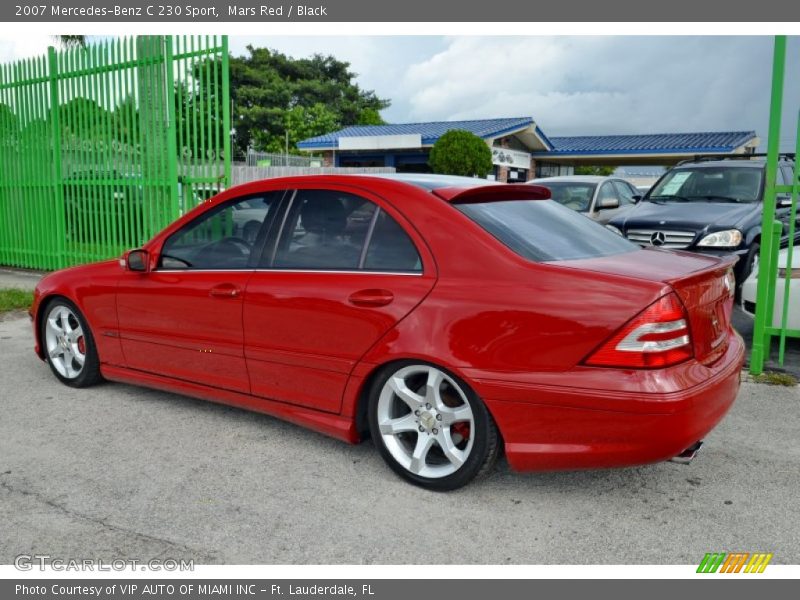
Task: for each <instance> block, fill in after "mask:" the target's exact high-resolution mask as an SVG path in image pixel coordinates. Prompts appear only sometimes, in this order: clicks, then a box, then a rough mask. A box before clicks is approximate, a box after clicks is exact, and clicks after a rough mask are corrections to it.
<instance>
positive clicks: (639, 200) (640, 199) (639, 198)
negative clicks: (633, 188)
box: [633, 194, 644, 203]
mask: <svg viewBox="0 0 800 600" xmlns="http://www.w3.org/2000/svg"><path fill="white" fill-rule="evenodd" d="M642 198H644V196H643V195H642V194H635V195H634V196H633V201H634V202H636V203H638V202H641V201H642Z"/></svg>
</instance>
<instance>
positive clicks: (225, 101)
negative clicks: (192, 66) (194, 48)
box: [222, 35, 233, 189]
mask: <svg viewBox="0 0 800 600" xmlns="http://www.w3.org/2000/svg"><path fill="white" fill-rule="evenodd" d="M229 62H230V61H229V56H228V36H227V35H223V36H222V137H223V140H222V143H223V148H224V152H225V188H226V189H227V188H229V187H230V186H231V160H232V159H233V157H232V156H231V153H232V150H231V87H230V85H231V84H230V74H229V72H228V67H229Z"/></svg>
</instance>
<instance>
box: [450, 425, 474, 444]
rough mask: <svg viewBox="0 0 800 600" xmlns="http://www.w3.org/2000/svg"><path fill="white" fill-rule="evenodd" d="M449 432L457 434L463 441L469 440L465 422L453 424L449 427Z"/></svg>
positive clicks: (467, 426) (467, 427)
mask: <svg viewBox="0 0 800 600" xmlns="http://www.w3.org/2000/svg"><path fill="white" fill-rule="evenodd" d="M450 431H452V432H453V433H457V434H458V435H460V436H461V437H462V438H464V439H465V440H468V439H469V433H470V431H469V423H467V422H466V421H459V422H458V423H453V424H452V425H450Z"/></svg>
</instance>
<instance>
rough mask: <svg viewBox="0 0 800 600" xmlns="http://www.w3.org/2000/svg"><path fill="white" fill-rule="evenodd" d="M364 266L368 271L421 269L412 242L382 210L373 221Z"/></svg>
mask: <svg viewBox="0 0 800 600" xmlns="http://www.w3.org/2000/svg"><path fill="white" fill-rule="evenodd" d="M364 268H365V269H367V270H370V271H409V272H412V273H419V272H420V271H422V261H421V260H420V258H419V253H418V252H417V248H416V247H415V246H414V242H412V241H411V238H410V237H408V234H407V233H406V232H405V231H403V228H402V227H400V225H399V224H398V223H397V221H395V220H394V219H393V218H392V217H391V215H389V214H387V213H386V212H384V211H380V213H379V214H378V219H377V221H376V222H375V229H374V230H373V231H372V237H371V238H370V242H369V247H368V248H367V255H366V258H365V260H364Z"/></svg>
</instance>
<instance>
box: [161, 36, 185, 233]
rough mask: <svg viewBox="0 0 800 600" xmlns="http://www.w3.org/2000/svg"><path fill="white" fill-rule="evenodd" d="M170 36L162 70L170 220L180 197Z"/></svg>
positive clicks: (174, 215)
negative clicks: (164, 84) (164, 96)
mask: <svg viewBox="0 0 800 600" xmlns="http://www.w3.org/2000/svg"><path fill="white" fill-rule="evenodd" d="M172 39H173V38H172V36H169V35H168V36H165V37H164V71H165V76H166V81H167V83H166V86H165V87H166V88H167V89H166V96H167V97H166V103H167V151H166V154H167V178H168V179H169V186H170V196H171V198H172V207H171V219H170V220H171V221H174V220H175V219H177V218H178V217H179V216H180V204H181V199H180V197H179V196H178V138H177V135H178V128H177V126H176V124H175V119H176V110H175V71H174V68H175V65H174V64H173V62H174V59H173V51H172Z"/></svg>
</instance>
